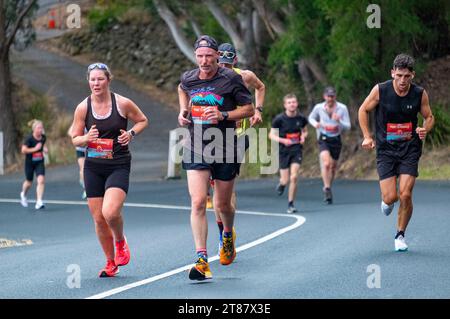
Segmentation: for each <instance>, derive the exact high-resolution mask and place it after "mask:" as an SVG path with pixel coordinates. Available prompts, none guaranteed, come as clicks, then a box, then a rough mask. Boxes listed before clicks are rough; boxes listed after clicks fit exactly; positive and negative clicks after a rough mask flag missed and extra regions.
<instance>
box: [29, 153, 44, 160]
mask: <svg viewBox="0 0 450 319" xmlns="http://www.w3.org/2000/svg"><path fill="white" fill-rule="evenodd" d="M43 159H44V154H42V152H36V153H33V154H32V155H31V160H32V161H33V162H38V161H42V160H43Z"/></svg>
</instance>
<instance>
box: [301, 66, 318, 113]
mask: <svg viewBox="0 0 450 319" xmlns="http://www.w3.org/2000/svg"><path fill="white" fill-rule="evenodd" d="M298 73H300V76H301V77H302V81H303V86H304V88H305V93H306V100H307V103H308V110H309V111H311V110H312V108H313V107H314V104H315V103H314V79H313V78H312V76H311V72H310V70H309V68H308V65H307V64H306V62H305V60H304V59H300V60H299V61H298Z"/></svg>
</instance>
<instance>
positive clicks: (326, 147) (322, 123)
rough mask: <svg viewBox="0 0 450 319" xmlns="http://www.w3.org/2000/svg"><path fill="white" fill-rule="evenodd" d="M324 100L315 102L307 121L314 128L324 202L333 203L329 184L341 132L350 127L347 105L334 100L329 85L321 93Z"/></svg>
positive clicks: (338, 150)
mask: <svg viewBox="0 0 450 319" xmlns="http://www.w3.org/2000/svg"><path fill="white" fill-rule="evenodd" d="M323 98H324V100H325V101H324V102H322V103H319V104H316V105H315V106H314V109H313V110H312V112H311V114H309V117H308V121H309V123H310V124H311V125H312V126H314V127H315V128H316V131H317V139H318V144H319V153H320V155H319V156H320V168H321V173H322V180H323V192H324V202H325V203H327V204H332V203H333V196H332V193H331V184H332V182H333V179H334V176H335V174H336V167H337V161H338V160H339V155H340V153H341V148H342V142H341V133H342V132H343V131H344V130H349V129H350V127H351V124H350V116H349V115H348V110H347V106H345V105H344V104H342V103H340V102H338V101H337V100H336V90H335V89H334V88H333V87H331V86H329V87H327V88H325V91H324V93H323Z"/></svg>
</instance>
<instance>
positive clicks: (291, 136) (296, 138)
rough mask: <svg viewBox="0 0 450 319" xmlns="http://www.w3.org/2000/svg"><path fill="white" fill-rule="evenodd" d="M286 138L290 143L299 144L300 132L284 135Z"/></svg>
mask: <svg viewBox="0 0 450 319" xmlns="http://www.w3.org/2000/svg"><path fill="white" fill-rule="evenodd" d="M286 138H287V139H290V140H291V142H292V143H294V144H298V143H300V132H296V133H286Z"/></svg>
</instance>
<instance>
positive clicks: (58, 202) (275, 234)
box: [0, 198, 306, 299]
mask: <svg viewBox="0 0 450 319" xmlns="http://www.w3.org/2000/svg"><path fill="white" fill-rule="evenodd" d="M30 202H35V201H30ZM0 203H20V200H17V199H6V198H5V199H1V198H0ZM45 203H47V204H56V205H87V203H86V201H64V200H46V201H45ZM124 206H127V207H139V208H160V209H174V210H191V207H189V206H175V205H159V204H141V203H125V204H124ZM208 211H210V212H213V210H211V209H208ZM236 213H237V214H243V215H257V216H274V217H283V218H293V219H295V220H296V221H295V223H293V224H291V225H289V226H287V227H283V228H281V229H279V230H277V231H274V232H272V233H270V234H268V235H266V236H264V237H261V238H259V239H257V240H254V241H252V242H249V243H247V244H244V245H242V246H239V247H237V248H236V251H237V252H240V251H244V250H247V249H250V248H252V247H255V246H257V245H260V244H262V243H264V242H266V241H269V240H271V239H274V238H276V237H278V236H281V235H282V234H285V233H287V232H288V231H291V230H293V229H295V228H298V227H300V226H301V225H303V224H304V223H305V221H306V218H305V217H303V216H300V215H284V214H275V213H264V212H252V211H243V210H237V211H236ZM218 259H219V257H218V256H217V255H216V256H213V257H211V258H208V261H209V262H213V261H216V260H218ZM193 265H194V264H189V265H185V266H183V267H180V268H176V269H174V270H171V271H168V272H165V273H162V274H160V275H156V276H153V277H149V278H147V279H143V280H140V281H136V282H133V283H130V284H127V285H124V286H121V287H117V288H114V289H111V290H108V291H105V292H102V293H99V294H96V295H93V296H90V297H87V298H86V299H103V298H107V297H110V296H113V295H117V294H119V293H121V292H124V291H127V290H130V289H133V288H137V287H139V286H143V285H147V284H149V283H152V282H155V281H158V280H161V279H164V278H167V277H170V276H173V275H176V274H179V273H181V272H183V271H187V270H189V269H190V268H191V267H192V266H193Z"/></svg>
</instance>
